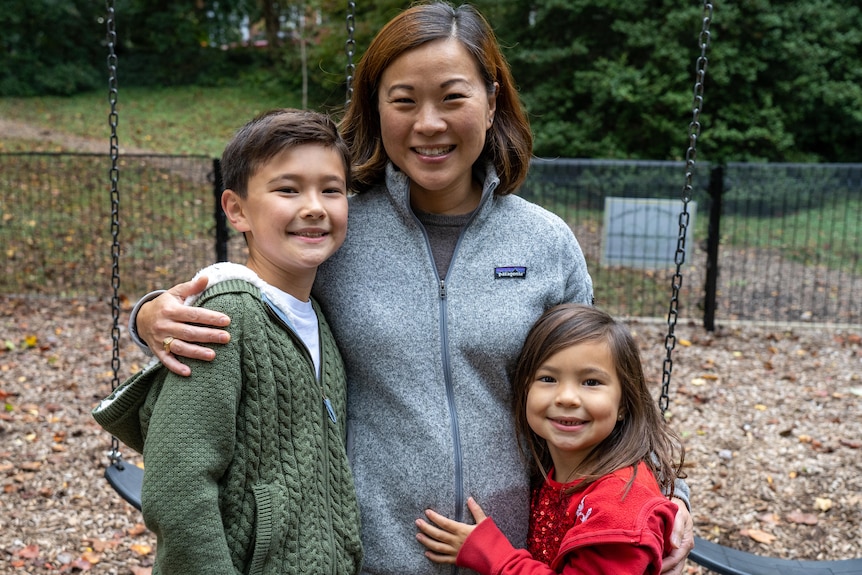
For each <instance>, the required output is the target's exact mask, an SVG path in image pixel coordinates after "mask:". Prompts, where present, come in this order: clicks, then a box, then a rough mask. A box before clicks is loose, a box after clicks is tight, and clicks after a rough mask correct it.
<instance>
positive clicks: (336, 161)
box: [93, 109, 362, 575]
mask: <svg viewBox="0 0 862 575" xmlns="http://www.w3.org/2000/svg"><path fill="white" fill-rule="evenodd" d="M222 166H223V172H224V173H223V177H224V184H225V188H227V189H225V191H224V194H223V196H222V207H223V208H224V211H225V213H226V214H227V217H228V219H229V220H230V222H231V225H232V226H233V227H234V228H235V229H236V230H237V231H240V232H243V234H244V235H245V239H246V242H247V245H248V260H247V263H246V265H245V266H242V265H239V264H230V263H222V264H216V265H214V266H210V267H208V268H206V269H204V270H202V271H201V272H200V273H199V274H198V276H201V275H205V276H207V277H208V280H209V283H208V287H207V289H206V291H205V292H204V293H202V294H201V295H200V297H199V298H197V301H196V302H190V301H187V302H186V303H190V304H191V303H193V304H194V305H198V306H204V307H207V308H208V309H213V310H217V311H219V312H222V313H225V314H227V315H229V316H230V317H231V319H232V321H231V324H230V327H229V328H228V329H229V330H230V342H229V343H228V344H227V346H225V348H224V349H223V348H221V347H220V348H219V353H218V356H217V358H216V360H215V361H213V362H206V361H201V362H195V365H194V369H193V371H192V375H191V377H189V378H182V381H181V382H180V381H174V380H176V379H178V376H176V375H174V374H172V373H170V372H169V371H168V370H167V369H166V368H164V366H162V365H161V364H156V365H155V366H153V367H150V368H148V369H146V370H144V371H142V372H141V373H139V374H136V375H134V376H132V377H131V378H130V379H129V380H128V381H126V382H125V383H124V384H123V385H122V386H120V388H118V389H117V390H116V391H115V392H114V393H113V394H111V396H110V397H109V398H107V399H106V400H105V401H103V402H102V403H101V404H100V405H99V406H98V407H97V408H96V409H95V410H94V411H93V415H94V417H95V418H96V420H97V421H98V422H99V424H100V425H102V426H103V427H105V428H106V429H107V430H109V431H111V432H112V433H113V434H114V435H116V436H117V437H118V438H120V439H121V440H123V441H124V442H125V443H127V444H128V445H129V446H130V447H132V448H135V449H137V450H139V451H141V450H142V452H143V454H144V467H145V471H144V484H143V490H142V494H141V499H142V507H143V515H144V521H145V522H146V524H147V526H148V527H149V528H150V529H151V530H152V531H153V532H154V533H155V534H156V535H157V548H156V560H155V566H154V569H153V573H154V574H156V575H157V574H171V573H176V574H182V575H189V574H193V573H208V574H209V573H234V572H236V573H264V574H268V573H272V574H282V573H355V572H358V571H359V568H360V565H361V562H362V548H361V544H360V540H359V510H358V506H357V503H356V497H355V493H354V489H353V479H352V476H351V473H350V468H349V464H348V461H347V455H346V451H345V447H344V440H345V435H346V428H345V422H346V419H347V417H346V408H345V401H346V392H345V375H344V366H343V364H342V362H341V356H340V355H339V352H338V349H337V348H336V345H335V342H334V340H333V337H332V333H331V332H330V330H329V326H328V325H327V323H326V321H325V318H324V317H323V315H322V314H321V312H320V309H319V308H318V307H317V304H316V303H315V302H314V301H313V300H311V297H310V294H311V286H312V283H313V282H314V278H315V275H316V272H317V266H318V265H319V264H320V263H321V262H323V261H324V260H326V259H327V258H328V257H329V256H331V255H332V254H333V253H334V252H335V251H336V250H337V249H338V248H339V247H340V246H341V244H342V242H343V241H344V237H345V235H346V229H347V190H348V187H349V184H350V181H349V179H350V155H349V152H348V149H347V147H346V146H345V144H344V142H343V141H342V139H341V138H340V136H339V135H338V132H337V129H336V126H335V124H334V123H333V122H332V121H331V120H329V119H328V118H327V117H326V116H323V115H321V114H317V113H314V112H306V111H299V110H287V109H285V110H274V111H271V112H267V113H265V114H263V115H261V116H258V117H257V118H255V119H254V120H252V121H251V122H249V123H248V124H246V125H245V126H244V127H243V128H241V129H240V130H239V131H238V132H237V133H236V135H235V136H234V137H233V139H232V140H231V141H230V143H229V144H228V145H227V147H226V148H225V151H224V154H223V155H222ZM190 299H191V298H190ZM170 345H171V341H170V339H168V340H166V341H165V348H166V349H167V350H169V349H170ZM139 406H140V409H138V407H139Z"/></svg>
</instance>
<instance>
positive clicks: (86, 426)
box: [0, 297, 862, 575]
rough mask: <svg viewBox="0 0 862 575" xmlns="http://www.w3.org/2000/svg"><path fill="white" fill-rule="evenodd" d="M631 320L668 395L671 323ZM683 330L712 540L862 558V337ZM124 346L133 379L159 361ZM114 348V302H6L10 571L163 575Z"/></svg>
mask: <svg viewBox="0 0 862 575" xmlns="http://www.w3.org/2000/svg"><path fill="white" fill-rule="evenodd" d="M125 321H126V313H125V312H124V313H123V317H122V318H121V324H122V325H124V324H125ZM631 326H632V329H633V331H634V332H635V333H636V334H637V337H638V339H639V341H640V342H641V345H642V350H643V355H644V360H645V362H646V367H647V373H648V374H650V377H651V379H652V380H653V382H654V384H655V387H656V389H657V390H658V388H659V387H660V381H661V368H662V361H663V359H664V355H665V339H664V330H665V326H664V325H663V324H649V323H639V322H633V323H631ZM676 336H677V345H676V348H675V350H674V356H673V358H674V368H673V378H672V382H671V383H672V389H671V393H670V397H671V400H670V412H671V416H672V418H671V421H672V424H673V426H674V427H675V428H676V429H677V430H678V431H679V432H680V433H681V434H682V435H683V437H684V438H685V441H686V447H687V450H688V454H687V466H686V470H687V472H688V479H687V481H688V483H689V485H690V486H691V489H692V493H693V498H692V499H693V507H694V513H693V515H694V520H695V524H696V532H697V534H698V535H699V536H701V537H704V538H707V539H710V540H714V541H717V542H720V543H722V544H725V545H729V546H732V547H735V548H737V549H743V550H746V551H751V552H755V553H760V554H766V555H771V556H776V557H785V558H800V559H846V558H852V557H854V556H856V555H859V551H858V549H859V541H860V540H862V527H860V525H862V457H860V455H862V452H861V451H860V448H862V410H860V403H862V376H860V373H862V369H860V368H862V337H860V334H859V333H855V332H852V331H846V330H841V329H832V330H826V329H804V330H803V329H801V328H794V329H793V330H785V329H781V328H772V329H770V328H762V327H757V328H755V327H736V328H732V329H731V328H726V329H721V330H719V331H717V332H715V333H708V332H705V331H704V330H703V329H702V328H701V327H699V326H695V325H681V326H678V327H677V330H676ZM120 340H121V360H122V363H121V365H122V368H121V377H122V378H125V377H126V376H127V375H128V374H129V373H132V372H133V371H134V370H136V369H137V368H138V367H140V366H142V365H143V364H144V363H145V359H144V356H143V355H142V354H141V353H140V352H139V351H137V350H135V349H134V348H133V346H132V345H131V344H130V343H129V339H128V337H127V335H126V333H125V330H123V333H122V336H121V338H120ZM111 349H112V340H111V313H110V309H109V307H108V305H107V303H105V302H91V301H69V300H62V301H58V300H54V299H15V298H2V297H0V573H4V574H5V573H10V574H11V573H16V574H17V573H55V572H57V573H83V572H87V571H92V572H93V573H106V574H120V575H127V574H133V575H144V574H147V573H149V572H150V568H151V566H152V561H153V556H154V547H155V537H154V536H153V535H152V534H151V533H150V532H148V531H147V530H146V529H145V527H144V526H143V525H142V519H141V516H140V514H139V513H138V512H137V511H136V510H134V509H133V508H132V507H131V506H130V505H128V504H127V503H125V502H124V501H123V500H121V499H120V498H119V497H118V496H117V495H116V494H115V493H114V492H113V491H112V490H111V488H110V487H109V486H108V485H107V483H106V482H105V480H104V478H103V472H104V468H105V466H106V462H107V457H106V452H107V451H108V449H109V447H110V438H109V437H108V436H107V435H106V434H105V433H103V432H102V431H101V429H100V428H99V427H98V426H97V425H96V424H95V423H94V422H93V420H92V418H91V417H90V410H91V408H92V407H93V406H94V405H95V403H97V402H98V400H99V399H101V398H102V397H103V396H105V395H106V394H107V393H108V392H109V391H110V388H111V379H112V368H111ZM126 451H127V453H126V456H127V458H130V459H132V460H135V459H136V457H135V454H134V453H131V452H129V450H126ZM405 520H412V518H405ZM417 552H419V551H418V550H417ZM688 571H689V572H690V573H692V574H694V573H707V571H705V570H703V569H701V568H699V567H697V566H695V565H694V564H691V565H690V567H689V568H688Z"/></svg>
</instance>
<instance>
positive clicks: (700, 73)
mask: <svg viewBox="0 0 862 575" xmlns="http://www.w3.org/2000/svg"><path fill="white" fill-rule="evenodd" d="M711 22H712V3H711V2H709V1H708V0H704V3H703V20H702V25H701V31H700V37H699V40H698V41H699V44H700V56H699V57H698V58H697V62H696V64H695V83H694V101H693V103H692V119H691V123H690V124H689V126H688V149H687V150H686V152H685V185H684V186H683V189H682V212H681V213H680V214H679V236H678V237H677V243H676V253H675V254H674V263H675V264H676V271H675V273H674V274H673V277H672V279H671V285H672V293H671V298H670V309H669V310H668V314H667V336H665V340H664V347H665V351H666V352H667V355H666V356H665V359H664V363H663V365H662V380H661V395H660V397H659V407H660V408H661V412H662V413H663V414H664V413H666V412H667V409H668V407H669V405H670V374H671V371H672V370H673V359H672V356H671V352H672V351H673V349H674V348H675V347H676V335H675V334H674V331H675V329H676V321H677V318H678V316H679V291H680V289H681V288H682V265H683V263H685V238H686V233H687V231H688V224H689V212H688V204H689V202H690V201H691V191H692V178H693V176H694V166H695V159H696V158H697V138H698V136H700V111H701V109H702V108H703V84H704V81H705V79H706V66H707V63H708V59H707V57H706V52H707V49H708V48H709V40H710V33H709V25H710V23H711Z"/></svg>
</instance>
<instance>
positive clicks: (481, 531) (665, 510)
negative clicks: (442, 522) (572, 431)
mask: <svg viewBox="0 0 862 575" xmlns="http://www.w3.org/2000/svg"><path fill="white" fill-rule="evenodd" d="M632 470H633V468H631V467H629V468H626V469H621V470H619V471H617V472H615V473H613V474H611V475H608V476H606V477H603V478H602V479H600V480H598V481H596V482H595V483H593V484H592V485H590V486H589V487H588V488H587V489H586V490H585V491H581V492H578V493H574V494H566V493H565V491H566V490H567V489H568V488H570V487H572V486H573V485H575V484H576V482H573V483H568V484H561V483H557V482H556V481H554V480H552V479H548V480H547V481H546V482H545V483H544V484H543V485H542V486H541V487H540V488H539V489H538V490H537V491H536V493H534V496H533V504H532V506H531V511H530V533H529V538H528V543H527V545H528V549H516V548H514V547H513V546H512V544H511V543H509V541H508V540H507V539H506V537H505V535H503V534H502V533H501V532H500V530H499V529H498V528H497V526H496V525H495V524H494V522H493V520H492V519H491V518H488V519H486V520H485V521H483V522H482V523H480V524H479V525H478V526H477V527H476V529H474V530H473V532H472V533H471V534H470V536H469V537H468V538H467V540H466V541H465V542H464V546H463V547H462V548H461V551H460V552H459V553H458V558H457V564H458V566H459V567H467V568H469V569H473V570H474V571H476V572H478V573H481V574H483V575H484V574H494V575H497V574H503V573H505V574H506V575H514V574H531V575H532V574H539V573H545V574H548V573H563V574H572V575H574V574H578V575H587V574H590V575H593V574H595V575H605V574H608V573H613V574H615V575H634V574H638V575H640V574H644V573H649V574H658V573H659V572H660V571H661V558H662V555H663V554H664V550H665V549H667V550H670V536H671V531H672V529H673V520H674V517H675V515H676V505H675V504H674V503H672V502H671V501H670V500H668V499H667V498H666V497H665V496H664V495H662V494H661V491H660V490H659V488H658V484H657V483H656V480H655V478H654V477H653V475H652V473H651V472H650V470H649V468H648V467H647V466H646V464H644V463H641V464H640V465H639V466H638V473H637V477H636V479H635V481H634V483H633V484H632V486H631V489H630V490H629V492H628V494H626V496H625V499H623V493H624V492H625V488H626V484H627V483H628V481H629V478H630V477H631V474H632Z"/></svg>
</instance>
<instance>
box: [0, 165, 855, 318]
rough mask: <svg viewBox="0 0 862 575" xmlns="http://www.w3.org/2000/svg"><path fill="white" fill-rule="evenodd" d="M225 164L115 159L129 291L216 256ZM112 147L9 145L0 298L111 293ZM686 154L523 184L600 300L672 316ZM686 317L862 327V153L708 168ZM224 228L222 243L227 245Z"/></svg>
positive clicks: (0, 231)
mask: <svg viewBox="0 0 862 575" xmlns="http://www.w3.org/2000/svg"><path fill="white" fill-rule="evenodd" d="M216 164H217V163H216V162H215V161H214V160H213V159H212V158H209V157H205V156H134V155H124V156H122V157H121V158H120V180H119V190H120V210H119V220H120V233H119V239H120V243H121V250H120V277H121V280H120V293H121V298H124V299H128V300H130V301H134V300H136V299H137V298H138V297H139V296H140V295H142V294H144V293H146V292H147V291H150V290H152V289H155V288H163V287H168V286H170V285H173V284H174V283H176V282H178V281H180V280H185V279H188V278H190V277H191V276H192V275H193V274H194V273H195V272H196V271H197V270H198V269H199V268H201V267H203V266H205V265H207V264H209V263H212V262H213V261H216V260H217V259H229V260H231V261H239V262H242V261H244V259H245V255H244V242H243V240H242V237H241V236H238V235H237V234H231V235H230V236H229V238H230V239H229V241H227V242H225V235H224V234H217V233H216V232H217V227H218V218H217V205H218V201H217V196H218V194H217V193H216V190H215V188H216V187H217V186H216V185H215V182H216V176H215V171H214V170H215V169H216ZM109 169H110V161H109V158H108V157H107V156H105V155H97V154H91V155H88V154H41V153H38V154H37V153H19V154H0V186H2V192H3V193H2V194H0V244H2V248H3V252H2V253H3V258H4V259H3V265H2V270H0V271H2V273H0V294H16V295H28V296H30V295H37V296H38V295H41V296H50V297H64V298H70V297H78V298H80V297H93V298H100V299H104V300H105V301H109V300H110V296H111V291H112V290H111V261H110V255H111V241H112V237H111V230H110V222H111V213H110V209H111V202H110V195H109V192H110V190H109V182H108V177H107V175H108V172H109ZM685 183H686V182H685V172H684V164H683V163H682V162H650V161H597V160H566V159H563V160H553V161H551V160H535V161H534V163H533V166H532V169H531V172H530V177H529V178H528V180H527V182H526V184H525V185H524V187H523V189H522V191H521V195H522V196H524V197H525V198H527V199H529V200H531V201H534V202H536V203H538V204H541V205H543V206H545V207H546V208H548V209H549V210H551V211H553V212H555V213H556V214H558V215H559V216H560V217H562V218H563V219H564V220H566V221H567V222H568V223H569V225H570V226H571V227H572V229H573V230H574V232H575V235H576V236H577V237H578V240H579V242H580V244H581V247H582V248H583V250H584V253H585V255H586V258H587V263H588V265H589V266H590V271H591V274H592V276H593V281H594V285H595V292H596V301H597V304H598V305H599V306H601V307H602V308H604V309H606V310H607V311H609V312H611V313H613V314H614V315H617V316H620V317H641V318H647V317H650V318H658V319H666V318H667V313H668V309H669V300H670V294H671V281H672V277H673V274H674V272H675V266H674V254H673V250H674V249H675V247H676V238H677V236H678V235H679V233H680V222H681V218H680V214H679V212H680V209H681V207H682V202H681V201H680V195H681V191H682V189H683V186H684V185H685ZM687 209H688V211H689V212H691V213H690V219H689V221H688V222H687V226H686V228H687V235H686V255H685V264H684V266H683V282H682V285H681V288H680V296H679V306H678V307H679V312H678V313H679V319H680V320H684V321H695V322H698V323H701V322H703V323H704V324H705V325H707V327H709V328H710V329H711V328H712V327H713V326H714V323H715V322H716V321H717V322H719V323H720V322H729V321H737V320H744V321H753V322H757V323H796V322H803V323H825V324H842V325H860V324H862V263H860V251H862V164H840V165H835V164H728V165H726V166H710V165H708V164H706V163H703V164H701V165H699V166H697V169H696V170H695V173H694V178H693V181H692V192H691V202H690V204H689V206H688V208H687ZM217 236H218V237H219V238H220V239H219V241H220V242H222V244H223V245H218V242H217V240H216V238H217Z"/></svg>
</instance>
